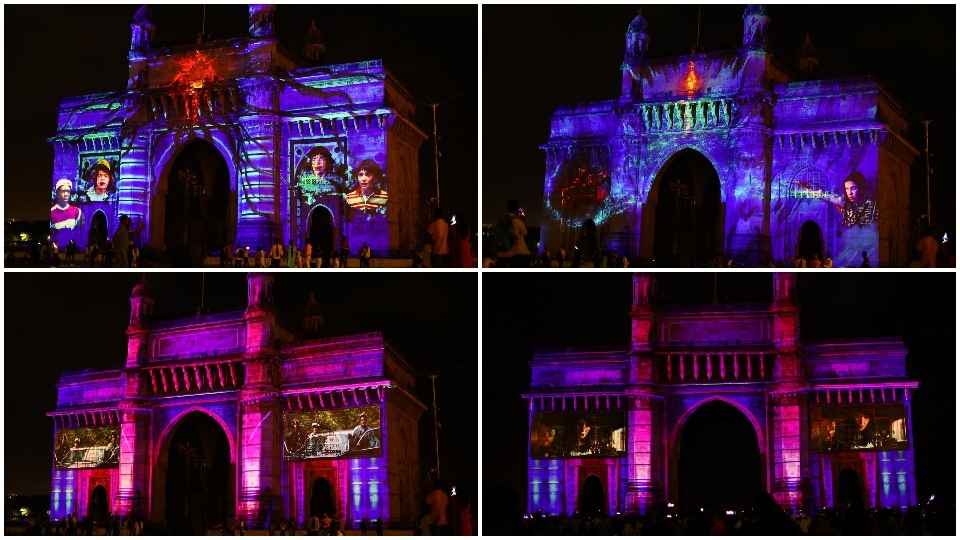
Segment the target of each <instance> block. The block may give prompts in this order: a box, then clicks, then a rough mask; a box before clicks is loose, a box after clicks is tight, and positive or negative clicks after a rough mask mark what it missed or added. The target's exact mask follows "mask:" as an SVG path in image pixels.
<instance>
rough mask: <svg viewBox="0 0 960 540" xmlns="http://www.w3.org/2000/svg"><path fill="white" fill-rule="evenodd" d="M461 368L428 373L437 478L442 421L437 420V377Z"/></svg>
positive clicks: (438, 476) (438, 475)
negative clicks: (431, 397)
mask: <svg viewBox="0 0 960 540" xmlns="http://www.w3.org/2000/svg"><path fill="white" fill-rule="evenodd" d="M459 367H460V366H453V367H452V368H449V369H446V370H444V371H441V372H440V373H427V377H430V389H431V390H432V391H433V444H434V450H435V452H436V457H437V478H440V421H439V420H438V418H437V377H439V376H441V375H444V374H446V373H450V372H451V371H453V370H455V369H457V368H459Z"/></svg>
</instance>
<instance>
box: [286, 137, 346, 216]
mask: <svg viewBox="0 0 960 540" xmlns="http://www.w3.org/2000/svg"><path fill="white" fill-rule="evenodd" d="M342 144H343V143H342V141H340V142H338V141H336V140H328V141H324V142H322V143H321V142H315V143H311V144H308V145H297V146H295V147H294V151H293V154H294V156H295V158H296V160H297V161H296V171H295V173H294V178H295V179H296V183H295V186H296V187H297V188H299V190H300V193H301V194H302V196H303V197H304V199H305V201H306V204H307V205H313V204H314V203H316V202H317V201H318V200H319V199H320V198H321V197H325V196H328V195H336V196H344V195H345V194H346V191H347V181H346V177H347V172H346V170H347V166H346V164H345V163H344V162H343V159H342V157H343V147H342ZM335 156H339V157H340V158H341V159H339V160H338V159H337V157H335Z"/></svg>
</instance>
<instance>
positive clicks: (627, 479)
mask: <svg viewBox="0 0 960 540" xmlns="http://www.w3.org/2000/svg"><path fill="white" fill-rule="evenodd" d="M772 279H773V280H774V287H773V290H774V296H775V297H774V302H773V303H772V304H763V305H756V304H731V305H729V306H722V307H721V308H717V306H707V307H703V306H689V305H686V306H671V307H670V308H669V309H662V310H661V309H657V308H655V307H653V306H652V305H651V304H650V299H651V298H652V296H651V295H652V293H651V291H652V287H653V285H652V276H650V275H644V274H637V275H635V276H634V302H633V304H634V305H633V309H632V310H631V318H632V319H633V325H632V326H633V342H632V344H631V346H630V347H629V348H623V349H619V350H602V351H591V350H583V349H577V350H555V351H537V352H535V353H534V357H533V359H532V360H531V361H530V367H531V370H532V377H531V386H530V390H529V392H528V393H526V394H524V396H523V397H524V398H525V399H527V400H528V404H529V415H530V418H529V424H528V425H529V426H530V431H529V434H528V435H529V438H530V441H531V453H530V455H529V457H528V466H527V468H528V491H527V510H528V511H529V512H535V511H543V512H546V513H551V514H564V515H569V514H571V513H573V512H574V511H579V512H584V511H589V510H596V509H597V507H596V506H594V507H593V508H586V507H585V506H584V505H585V504H588V503H585V502H584V501H585V500H587V499H588V498H589V497H588V495H587V494H588V493H590V492H591V490H592V492H593V493H594V494H595V493H596V490H597V487H596V486H597V482H599V486H601V487H602V489H601V492H602V493H604V494H605V495H604V497H605V498H606V503H605V505H604V506H603V507H602V508H601V510H602V511H605V512H606V513H608V514H613V513H614V512H631V513H632V512H640V513H647V512H649V511H650V510H652V509H653V508H654V507H655V506H657V505H660V504H666V503H668V502H677V501H678V500H680V496H681V494H680V492H679V490H680V489H683V487H682V486H681V484H680V483H679V481H678V466H679V457H680V453H679V447H680V440H681V436H682V435H683V433H684V430H685V429H687V427H688V425H689V420H690V418H691V417H692V416H693V415H694V414H696V413H697V412H698V411H699V410H700V409H701V408H702V407H704V406H705V405H708V404H711V403H714V402H718V401H719V402H723V403H725V404H727V405H730V406H732V407H733V409H734V410H735V411H736V413H735V414H740V415H742V416H743V417H744V418H746V420H747V421H748V422H749V425H750V426H752V430H753V431H754V432H755V434H756V441H757V455H758V456H761V458H760V459H761V467H762V470H757V471H754V472H755V474H756V475H757V478H762V479H763V485H762V489H764V490H766V491H768V492H770V493H771V494H773V496H774V497H775V499H776V500H777V502H778V503H779V504H780V505H782V506H784V507H786V508H792V509H794V510H800V509H802V510H805V511H808V512H809V511H810V510H811V509H813V508H819V507H822V506H833V505H834V504H836V503H837V502H838V500H837V497H838V496H839V495H840V493H841V491H840V489H839V486H840V484H839V480H838V477H839V475H840V474H850V472H851V471H852V472H853V474H855V475H856V478H857V479H858V481H859V485H860V486H861V491H862V495H863V498H864V501H865V503H866V504H867V506H885V507H899V508H905V507H907V506H909V505H913V504H916V502H917V499H916V492H915V489H916V488H915V485H916V481H915V477H914V475H915V473H914V461H913V437H912V434H911V429H912V426H911V421H910V397H911V393H912V392H913V391H914V390H915V389H916V388H917V386H918V383H916V382H915V381H910V380H908V379H907V377H906V364H905V360H906V349H905V348H904V346H903V343H902V341H900V340H899V339H897V338H872V339H851V340H846V341H843V342H838V343H822V342H818V343H815V344H814V343H810V344H803V342H802V340H801V339H800V328H799V309H798V307H797V306H796V305H795V304H794V300H793V299H794V295H795V280H796V276H795V274H784V273H780V274H776V273H775V274H773V275H772ZM801 350H802V352H801ZM801 355H802V356H803V362H802V363H801V361H800V358H801ZM610 411H625V412H626V417H627V424H626V432H625V448H624V450H625V455H623V456H622V457H604V456H602V455H597V456H593V455H590V454H587V455H579V456H577V457H566V458H562V459H561V456H562V455H572V454H570V453H569V452H568V453H566V454H563V453H562V452H556V451H551V450H549V449H548V450H546V451H544V448H552V445H555V444H557V443H556V442H555V441H556V438H557V436H558V435H560V430H557V429H554V428H553V426H552V424H551V423H550V422H548V421H547V420H549V419H551V418H553V417H558V416H562V417H568V416H569V417H577V418H579V417H583V418H593V419H595V420H596V419H600V418H603V417H604V415H610V414H611V412H610ZM864 415H865V416H866V418H867V420H864V418H863V416H864ZM871 422H872V423H873V425H872V427H867V426H868V425H869V424H870V423H871ZM831 428H832V429H833V434H829V430H830V429H831ZM867 433H870V434H872V436H867V435H866V434H867ZM858 437H859V438H858ZM744 473H745V474H749V472H748V471H745V472H744ZM594 497H595V495H594Z"/></svg>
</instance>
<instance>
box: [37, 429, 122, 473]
mask: <svg viewBox="0 0 960 540" xmlns="http://www.w3.org/2000/svg"><path fill="white" fill-rule="evenodd" d="M53 454H54V455H53V462H54V467H55V468H57V469H94V468H99V467H118V466H119V465H120V429H119V428H117V427H93V428H75V429H61V430H58V431H57V434H56V444H55V445H54V450H53Z"/></svg>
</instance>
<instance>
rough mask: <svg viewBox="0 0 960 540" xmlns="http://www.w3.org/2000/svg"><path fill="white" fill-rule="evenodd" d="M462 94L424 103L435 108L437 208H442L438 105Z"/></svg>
mask: <svg viewBox="0 0 960 540" xmlns="http://www.w3.org/2000/svg"><path fill="white" fill-rule="evenodd" d="M462 95H463V94H457V95H455V96H453V97H448V98H447V99H444V100H442V101H437V102H426V103H424V105H429V106H430V108H431V109H433V174H434V180H435V182H436V185H437V208H440V146H439V142H438V140H437V107H439V106H440V105H443V104H444V103H446V102H448V101H453V100H455V99H457V98H458V97H461V96H462ZM427 99H429V98H427Z"/></svg>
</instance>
